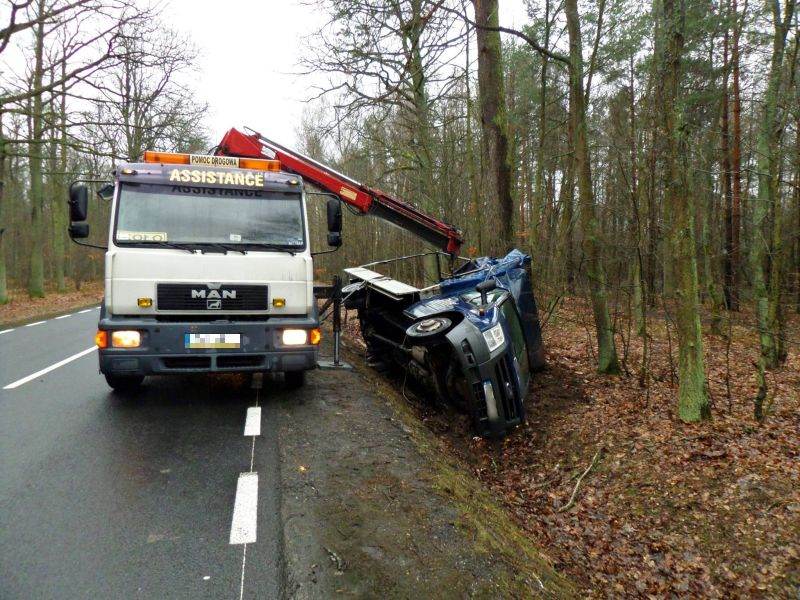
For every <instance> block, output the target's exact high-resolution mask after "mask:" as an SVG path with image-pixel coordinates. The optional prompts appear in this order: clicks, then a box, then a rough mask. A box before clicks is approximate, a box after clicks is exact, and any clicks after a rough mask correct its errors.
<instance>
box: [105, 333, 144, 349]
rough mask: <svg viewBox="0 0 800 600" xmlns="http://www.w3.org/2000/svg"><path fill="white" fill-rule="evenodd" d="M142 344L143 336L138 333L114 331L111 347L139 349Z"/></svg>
mask: <svg viewBox="0 0 800 600" xmlns="http://www.w3.org/2000/svg"><path fill="white" fill-rule="evenodd" d="M141 343H142V334H141V333H139V332H138V331H127V330H120V331H112V332H111V346H112V347H113V348H138V347H139V346H140V345H141Z"/></svg>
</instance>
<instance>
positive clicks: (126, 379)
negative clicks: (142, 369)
mask: <svg viewBox="0 0 800 600" xmlns="http://www.w3.org/2000/svg"><path fill="white" fill-rule="evenodd" d="M143 381H144V375H106V383H108V385H109V386H110V387H111V388H113V390H114V391H115V392H121V393H125V392H134V391H136V390H138V389H139V386H141V385H142V382H143Z"/></svg>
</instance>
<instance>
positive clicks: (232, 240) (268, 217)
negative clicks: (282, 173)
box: [114, 182, 305, 250]
mask: <svg viewBox="0 0 800 600" xmlns="http://www.w3.org/2000/svg"><path fill="white" fill-rule="evenodd" d="M117 206H118V208H117V221H116V229H115V232H114V240H115V242H116V243H118V244H122V245H125V244H147V243H158V242H168V243H174V244H225V245H226V246H230V245H241V246H243V247H245V248H246V247H247V246H248V245H252V246H253V249H256V250H257V249H258V246H259V245H261V246H277V247H285V248H291V249H301V248H303V247H304V246H305V233H304V227H303V211H302V206H301V195H300V193H299V192H291V193H288V192H274V191H266V190H251V189H228V188H204V187H193V186H185V185H156V184H149V183H127V182H126V183H123V184H122V188H121V190H120V195H119V200H118V202H117Z"/></svg>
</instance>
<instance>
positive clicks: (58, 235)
mask: <svg viewBox="0 0 800 600" xmlns="http://www.w3.org/2000/svg"><path fill="white" fill-rule="evenodd" d="M65 76H66V62H65V63H63V64H62V66H61V77H62V78H64V77H65ZM58 119H59V127H58V131H59V134H60V139H59V142H58V169H57V170H58V175H56V176H55V178H54V179H55V182H56V185H55V186H54V189H55V193H56V196H55V197H54V198H53V207H52V210H53V266H54V268H55V279H56V289H57V290H58V291H59V292H65V291H66V289H67V285H66V281H65V272H66V255H67V202H66V192H67V189H66V188H67V185H66V183H67V175H66V172H67V90H66V85H64V86H62V88H61V96H60V104H59V115H58Z"/></svg>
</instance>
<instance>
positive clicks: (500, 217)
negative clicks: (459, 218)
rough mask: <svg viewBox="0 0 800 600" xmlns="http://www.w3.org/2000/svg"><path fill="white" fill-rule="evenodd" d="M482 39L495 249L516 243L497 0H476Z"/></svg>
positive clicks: (480, 71) (481, 80)
mask: <svg viewBox="0 0 800 600" xmlns="http://www.w3.org/2000/svg"><path fill="white" fill-rule="evenodd" d="M472 3H473V5H474V7H475V22H476V24H477V25H478V27H477V28H476V37H477V41H478V97H479V99H480V109H481V128H482V130H483V141H484V143H483V145H484V149H485V155H486V162H487V167H488V168H487V177H486V184H487V185H486V193H487V194H488V195H489V198H488V202H486V205H487V206H494V207H496V208H497V223H498V228H497V242H496V248H495V250H497V251H500V252H503V251H507V250H509V249H511V248H512V247H513V246H514V230H513V219H514V202H513V199H512V196H511V167H510V165H509V162H508V158H509V157H508V121H507V116H506V108H505V90H504V87H503V59H502V53H501V47H500V33H499V32H498V31H496V30H492V29H491V28H496V27H498V24H499V17H498V9H497V0H473V2H472Z"/></svg>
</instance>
